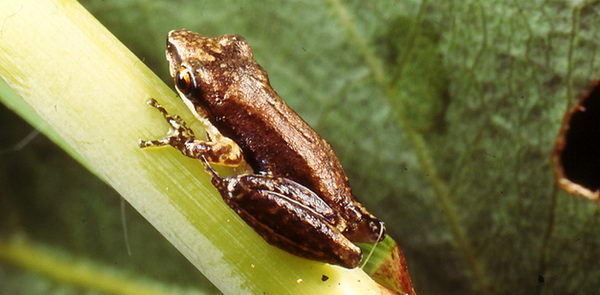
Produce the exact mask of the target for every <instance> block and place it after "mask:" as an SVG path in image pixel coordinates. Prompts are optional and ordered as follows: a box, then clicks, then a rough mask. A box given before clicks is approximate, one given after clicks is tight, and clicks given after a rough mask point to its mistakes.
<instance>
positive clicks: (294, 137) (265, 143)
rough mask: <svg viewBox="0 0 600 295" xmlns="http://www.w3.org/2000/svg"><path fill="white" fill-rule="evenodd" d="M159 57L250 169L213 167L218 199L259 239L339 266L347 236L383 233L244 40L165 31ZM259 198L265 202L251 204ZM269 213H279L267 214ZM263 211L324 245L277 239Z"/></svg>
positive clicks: (351, 252) (214, 136) (362, 238)
mask: <svg viewBox="0 0 600 295" xmlns="http://www.w3.org/2000/svg"><path fill="white" fill-rule="evenodd" d="M167 59H168V61H169V69H170V72H171V75H172V76H173V77H174V79H175V82H176V83H175V85H176V88H177V90H178V92H179V94H180V96H181V98H182V99H183V100H184V102H185V103H186V105H187V106H188V107H189V108H190V109H191V111H192V112H193V113H194V114H195V115H196V116H197V117H198V119H200V120H202V121H203V122H204V123H205V125H207V127H208V128H207V130H208V134H209V140H211V141H219V140H230V141H231V140H232V141H233V142H235V144H233V143H232V144H233V146H234V147H233V148H231V150H233V151H237V153H243V158H244V159H245V160H246V162H247V163H248V164H249V165H250V167H251V168H252V169H253V170H254V173H255V175H245V176H238V177H228V178H221V177H220V176H218V175H217V174H216V173H213V184H215V186H216V187H217V188H218V189H219V191H220V192H221V195H222V196H223V198H224V199H225V201H226V202H227V203H228V204H229V205H230V206H231V207H232V208H233V209H234V210H236V212H238V214H240V216H242V218H243V219H244V220H246V222H248V223H249V224H250V225H252V226H253V228H254V229H255V230H256V231H257V232H259V233H260V234H261V235H262V236H263V237H264V238H265V239H266V240H268V241H270V242H272V243H274V244H277V245H278V246H280V247H282V248H284V249H286V250H288V251H290V252H292V253H296V254H298V255H301V256H305V257H312V258H315V256H318V257H317V258H315V259H318V260H322V261H326V262H330V263H335V264H340V265H343V266H346V267H352V266H355V264H358V261H359V260H360V250H359V249H358V248H356V247H355V246H354V245H352V244H351V243H349V242H348V241H352V242H368V243H374V242H376V241H377V240H378V239H380V238H382V237H383V233H384V227H383V223H382V222H381V221H380V220H379V219H377V218H376V217H374V216H373V215H371V214H370V213H369V212H367V210H366V209H365V208H364V207H363V206H362V205H361V204H360V203H359V202H358V201H357V200H356V199H355V197H354V196H353V194H352V191H351V188H350V185H349V183H348V178H347V177H346V175H345V173H344V170H343V168H342V166H341V164H340V162H339V160H338V159H337V157H336V156H335V153H334V151H333V149H332V148H331V146H330V145H329V143H327V142H326V141H325V140H324V139H322V138H321V137H320V136H319V135H318V134H317V133H316V132H315V131H314V130H313V129H312V128H311V127H310V126H309V125H308V124H307V123H306V122H304V120H302V118H300V116H298V114H296V113H295V112H294V111H293V110H292V109H291V108H290V107H289V106H288V105H287V104H286V103H285V102H284V101H283V100H282V99H281V98H280V97H279V96H278V95H277V93H276V92H275V90H273V88H272V87H271V85H270V83H269V79H268V76H267V73H266V72H265V71H264V70H263V68H262V67H261V66H260V65H259V64H257V63H256V61H255V60H254V57H253V54H252V49H251V48H250V46H249V45H248V44H247V43H246V41H245V40H244V39H243V38H242V37H239V36H235V35H223V36H221V37H217V38H206V37H202V36H200V35H198V34H196V33H193V32H191V31H187V30H176V31H171V32H170V33H169V36H168V39H167ZM240 151H241V152H240ZM182 152H183V151H182ZM184 154H185V153H184ZM188 156H189V155H188ZM240 156H241V155H235V154H233V155H230V156H229V157H230V158H232V159H235V158H236V157H238V158H241V157H240ZM209 161H212V160H211V159H209ZM205 165H208V164H207V163H205ZM207 167H208V166H207ZM207 169H209V170H210V168H207ZM209 172H210V171H209ZM252 177H254V178H252ZM250 180H252V181H250ZM225 183H226V184H227V185H225ZM265 187H270V188H271V190H265ZM253 190H254V191H253ZM278 190H279V192H276V191H278ZM282 192H283V193H282ZM311 199H312V201H311ZM282 200H283V201H282ZM321 201H322V202H324V204H321V203H320V202H321ZM261 202H262V203H263V207H264V208H266V209H261V208H263V207H261V206H255V205H252V204H258V203H261ZM317 203H318V204H319V205H318V206H317V205H316V204H317ZM298 204H300V205H298ZM313 206H315V207H313ZM323 206H324V207H323ZM325 207H329V208H330V209H331V210H329V209H328V208H325ZM267 211H268V212H267ZM330 211H331V212H330ZM275 212H280V213H281V212H286V213H284V214H279V215H281V216H278V215H277V216H276V217H268V216H270V215H269V214H273V213H275ZM268 218H274V219H277V222H281V221H282V220H285V221H286V222H288V221H289V223H290V224H289V225H290V227H291V225H292V224H293V225H294V227H292V228H295V229H297V230H293V231H295V234H296V237H295V238H294V239H292V240H298V241H301V240H307V242H309V243H310V241H308V240H310V238H311V237H310V232H311V231H315V232H316V231H319V234H318V235H319V237H315V238H314V240H315V241H312V242H315V243H316V244H319V243H329V246H323V247H325V248H327V247H329V248H327V249H325V250H324V252H323V253H325V254H323V253H321V252H322V251H321V252H319V250H318V249H317V248H318V247H317V245H313V247H315V249H310V245H309V244H307V245H300V244H297V245H295V246H294V245H293V244H294V243H295V242H294V241H292V240H290V241H284V240H285V239H288V238H289V237H281V236H278V235H279V233H277V232H274V231H273V227H274V226H276V224H277V222H275V224H272V225H268V223H269V222H270V221H269V220H268ZM302 225H304V226H305V228H303V229H299V228H300V227H301V226H302ZM282 232H285V231H282ZM319 239H322V240H321V241H320V242H318V241H317V240H319ZM346 239H347V240H346ZM275 240H277V241H275ZM327 241H330V242H327ZM302 244H304V243H302ZM348 244H349V245H351V246H349V245H348ZM294 247H296V248H295V249H292V248H294ZM319 247H321V246H319ZM335 247H341V248H345V250H343V251H346V252H345V253H336V254H335V255H337V256H338V258H335V259H334V258H330V259H329V260H327V259H326V258H323V257H321V256H327V255H328V254H327V253H331V252H336V251H337V250H335V251H334V248H335ZM352 247H354V248H356V249H354V248H352ZM357 249H358V250H357ZM312 250H314V251H312ZM311 251H312V252H313V253H312V254H310V252H311ZM338 252H339V251H338ZM303 253H304V255H303ZM307 253H308V254H307ZM318 253H320V254H318ZM357 253H358V256H356V254H357ZM340 257H341V258H340ZM349 257H351V258H349ZM357 257H358V260H357ZM336 259H337V260H336ZM340 259H341V260H342V261H343V260H346V261H345V262H340V261H339V260H340Z"/></svg>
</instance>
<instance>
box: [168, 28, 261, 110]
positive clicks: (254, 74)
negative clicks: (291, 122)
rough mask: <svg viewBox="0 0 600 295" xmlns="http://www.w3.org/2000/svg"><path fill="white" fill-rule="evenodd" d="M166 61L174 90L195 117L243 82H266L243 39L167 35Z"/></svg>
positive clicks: (185, 33)
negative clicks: (173, 82) (173, 83)
mask: <svg viewBox="0 0 600 295" xmlns="http://www.w3.org/2000/svg"><path fill="white" fill-rule="evenodd" d="M166 53H167V60H168V61H169V71H170V73H171V76H172V77H173V79H174V80H175V87H176V89H177V91H178V92H179V95H180V97H181V98H182V100H183V101H184V102H185V103H186V104H187V106H188V107H189V108H190V109H191V110H192V112H194V113H195V114H198V113H200V112H204V111H207V110H210V109H211V107H213V106H218V105H220V104H221V103H222V102H223V101H224V100H225V99H227V98H228V97H232V95H231V93H232V92H234V91H236V90H237V89H240V88H241V87H244V86H242V84H244V83H245V82H243V81H246V82H247V81H249V80H252V81H255V82H259V83H263V84H264V83H268V78H267V74H266V72H265V71H264V70H263V69H262V68H261V67H260V66H259V65H258V64H257V63H256V62H255V61H254V56H253V54H252V48H250V45H248V43H247V42H246V40H244V38H242V37H240V36H236V35H223V36H220V37H216V38H207V37H203V36H200V35H198V34H196V33H194V32H191V31H187V30H175V31H171V32H169V35H168V38H167V52H166Z"/></svg>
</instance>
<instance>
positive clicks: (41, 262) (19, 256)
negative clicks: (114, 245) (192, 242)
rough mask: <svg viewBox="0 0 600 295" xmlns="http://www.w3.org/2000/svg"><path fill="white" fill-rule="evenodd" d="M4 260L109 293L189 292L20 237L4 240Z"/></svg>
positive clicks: (1, 256) (1, 252)
mask: <svg viewBox="0 0 600 295" xmlns="http://www.w3.org/2000/svg"><path fill="white" fill-rule="evenodd" d="M0 261H7V262H10V263H11V264H12V265H14V266H17V267H20V268H24V269H27V270H31V271H35V272H37V273H40V274H43V275H46V276H48V277H49V278H52V279H53V280H55V281H58V282H63V283H67V284H73V285H77V286H80V287H83V288H85V289H87V290H97V291H100V292H103V293H107V294H121V295H169V294H171V295H172V294H179V293H181V294H185V293H186V292H185V291H183V290H173V287H172V286H170V287H168V290H167V289H166V288H167V286H161V287H159V286H151V285H150V284H148V283H142V282H140V281H137V280H135V279H134V278H132V277H131V276H128V275H126V274H124V273H121V272H119V271H118V270H112V269H109V268H106V267H102V266H99V265H95V264H93V263H90V262H83V261H81V260H80V259H77V260H76V259H74V258H73V257H67V256H64V255H59V254H58V253H53V252H52V251H50V250H49V249H45V248H43V247H39V246H36V245H33V244H31V243H30V242H29V241H27V240H23V239H18V238H12V239H11V240H0Z"/></svg>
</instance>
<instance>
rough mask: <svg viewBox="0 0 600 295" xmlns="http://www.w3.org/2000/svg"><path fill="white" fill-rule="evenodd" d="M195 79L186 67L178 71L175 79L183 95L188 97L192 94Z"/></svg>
mask: <svg viewBox="0 0 600 295" xmlns="http://www.w3.org/2000/svg"><path fill="white" fill-rule="evenodd" d="M194 84H195V83H194V81H193V77H192V73H191V71H190V70H189V69H188V68H186V67H183V66H182V67H181V68H179V70H177V76H176V77H175V85H176V86H177V89H178V90H179V91H181V93H183V94H185V95H188V94H190V93H191V92H192V90H193V89H194V87H195V86H196V85H194Z"/></svg>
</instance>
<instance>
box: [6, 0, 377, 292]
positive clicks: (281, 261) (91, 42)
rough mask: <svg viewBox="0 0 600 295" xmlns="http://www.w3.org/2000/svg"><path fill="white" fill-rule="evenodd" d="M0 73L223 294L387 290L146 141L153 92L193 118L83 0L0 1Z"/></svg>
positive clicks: (28, 111)
mask: <svg viewBox="0 0 600 295" xmlns="http://www.w3.org/2000/svg"><path fill="white" fill-rule="evenodd" d="M157 46H158V47H159V48H157V50H161V51H162V50H163V48H162V46H164V45H163V43H161V44H157ZM0 77H1V78H2V79H3V80H4V81H6V82H7V84H8V85H9V86H10V88H12V89H13V90H14V91H15V92H16V94H17V95H16V96H3V97H2V101H3V102H4V103H5V104H7V105H8V106H9V107H11V108H12V109H13V110H14V111H16V112H17V113H19V114H21V116H23V117H24V118H25V119H26V120H28V121H29V122H30V123H31V124H33V125H34V126H36V127H42V128H41V129H42V131H44V132H45V133H46V134H48V135H50V137H51V138H52V139H53V140H55V141H57V142H59V144H60V145H61V146H63V147H67V150H68V152H69V153H71V154H72V155H73V156H74V157H76V158H77V159H79V160H80V161H81V162H82V163H83V164H84V165H85V166H86V167H89V168H90V169H91V170H93V171H94V172H95V173H96V174H97V175H98V176H99V177H100V178H102V179H103V180H104V181H106V182H107V183H108V184H110V185H111V186H112V187H114V188H115V189H116V190H117V191H118V192H119V193H120V194H121V195H122V196H123V197H124V198H125V199H126V200H127V201H128V202H129V203H130V204H131V205H132V206H133V207H134V208H135V209H137V210H138V211H139V212H140V213H141V214H142V215H143V216H144V217H145V218H146V219H147V220H148V221H150V223H152V225H154V226H155V227H156V228H157V229H158V230H159V231H160V232H161V233H162V234H163V235H164V236H165V237H166V238H167V239H168V240H169V241H170V242H171V243H172V244H173V245H174V246H175V247H177V249H179V251H180V252H181V253H183V255H184V256H185V257H187V258H188V259H189V260H190V261H191V262H192V263H193V264H194V265H195V266H196V267H197V268H198V269H199V270H201V271H202V273H203V274H204V275H205V276H206V277H207V278H208V279H210V280H211V281H212V282H213V283H214V284H215V285H216V286H217V287H218V288H219V289H220V290H221V291H223V292H224V293H227V294H251V293H261V294H262V293H268V294H292V293H293V294H370V293H375V292H377V293H379V292H381V291H382V290H381V289H380V287H379V285H377V284H376V283H375V282H373V281H372V280H371V279H370V278H369V277H368V276H367V275H366V274H365V273H364V272H363V271H361V270H359V269H355V270H346V269H343V268H340V267H336V266H332V265H328V264H324V263H319V262H315V261H309V260H306V259H302V258H299V257H296V256H293V255H291V254H288V253H287V252H285V251H282V250H279V249H277V248H275V247H272V246H270V245H268V244H267V243H266V242H265V241H264V240H263V239H262V238H260V236H258V235H257V234H256V233H255V232H254V231H253V230H252V229H251V228H250V227H249V226H247V225H246V224H245V223H244V222H243V221H242V220H241V219H240V218H239V217H238V216H237V215H236V214H235V213H234V212H233V211H232V210H231V209H230V208H229V207H227V206H226V205H225V204H224V202H223V201H222V199H221V197H220V196H219V195H218V194H217V193H216V191H215V190H214V188H213V187H212V186H211V185H210V183H209V179H208V176H207V175H206V173H205V172H204V171H203V168H202V166H201V165H200V164H199V163H198V162H197V161H195V160H193V159H189V158H186V157H184V156H182V155H181V154H179V153H178V152H177V151H175V150H174V149H170V148H163V149H155V150H141V149H139V148H138V147H137V141H138V139H141V138H144V139H153V138H159V137H161V136H163V135H164V134H165V132H166V130H167V125H166V123H165V122H164V120H163V119H162V118H161V116H160V115H159V114H158V113H157V112H156V111H155V110H153V109H152V108H150V107H148V106H147V105H146V104H145V102H146V101H147V100H148V98H150V97H154V98H156V99H157V100H159V101H160V102H161V103H163V104H164V105H165V106H166V108H167V109H168V110H169V111H170V112H172V113H176V114H180V115H182V117H183V118H184V119H185V120H186V121H190V122H193V121H194V120H193V117H192V115H191V114H189V112H188V111H187V110H186V108H185V106H184V105H183V104H182V103H181V102H180V101H179V100H177V99H176V98H175V95H174V94H173V92H172V91H171V90H170V89H169V87H168V86H167V85H165V84H164V83H162V82H161V81H160V79H159V78H158V77H156V75H154V74H153V73H152V72H151V71H150V70H149V69H148V68H147V67H146V66H145V65H144V64H143V63H142V62H141V61H139V60H138V59H137V58H136V57H135V56H134V55H133V54H132V53H131V52H130V51H129V50H128V49H127V48H125V47H124V46H123V45H122V44H121V43H120V42H119V41H118V40H117V39H116V38H115V37H114V36H112V35H111V34H110V32H108V31H107V30H106V29H105V28H104V27H103V26H102V25H101V24H100V23H99V22H98V21H96V20H95V19H94V18H93V17H92V16H91V15H90V14H89V13H88V12H87V11H85V9H83V8H82V7H81V6H80V5H79V4H78V3H77V2H76V1H72V0H70V1H69V0H63V1H59V0H23V1H14V0H0ZM50 130H52V131H50ZM148 243H152V241H148ZM324 274H325V275H327V276H328V277H329V280H327V281H325V282H323V281H322V280H321V276H322V275H324Z"/></svg>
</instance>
